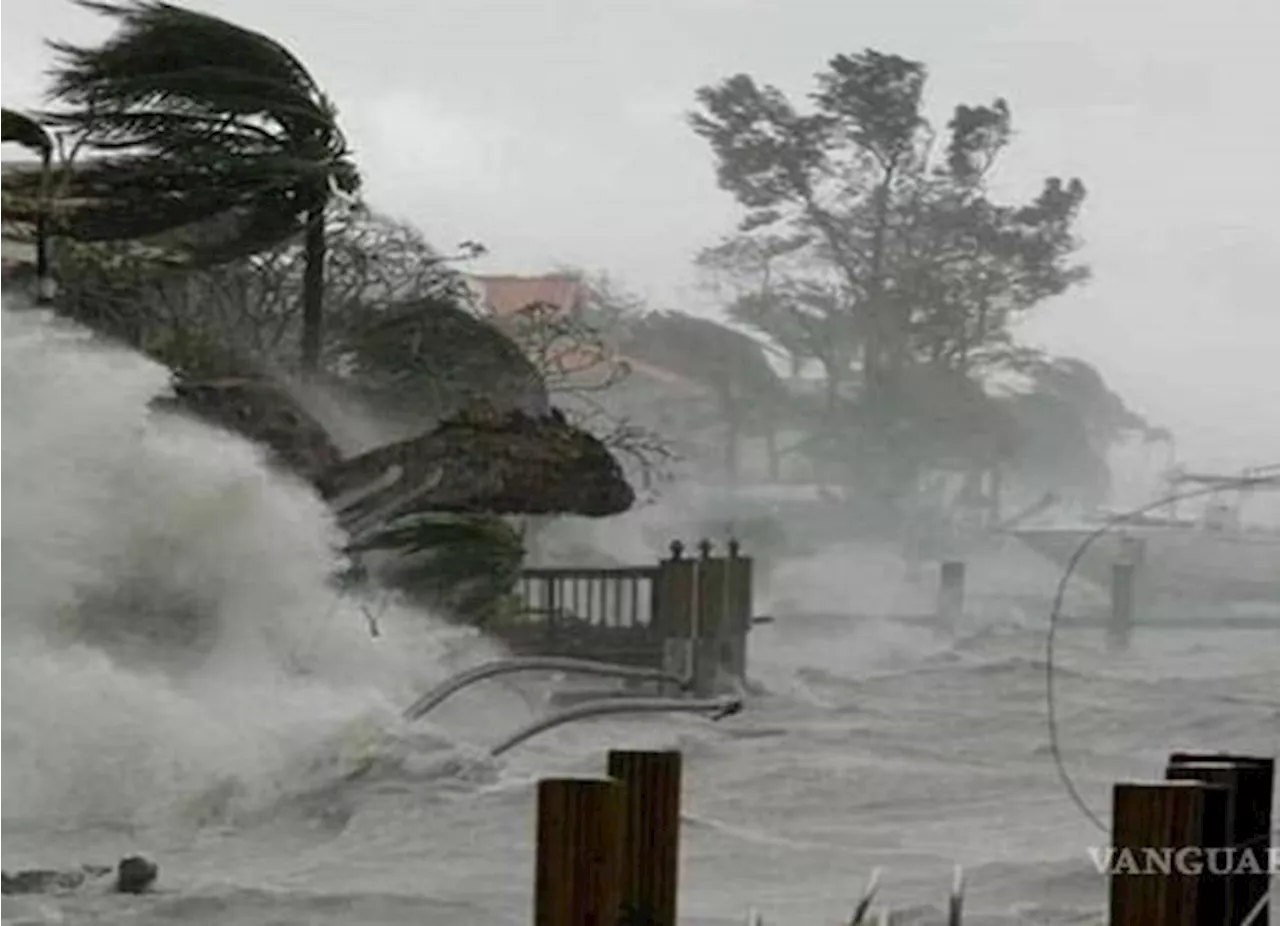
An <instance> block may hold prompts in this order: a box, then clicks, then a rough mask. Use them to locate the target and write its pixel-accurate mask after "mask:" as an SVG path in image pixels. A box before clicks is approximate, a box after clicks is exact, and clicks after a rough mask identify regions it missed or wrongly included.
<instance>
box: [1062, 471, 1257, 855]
mask: <svg viewBox="0 0 1280 926" xmlns="http://www.w3.org/2000/svg"><path fill="white" fill-rule="evenodd" d="M1277 470H1280V464H1277V463H1272V464H1268V465H1265V466H1260V467H1254V468H1253V469H1252V472H1255V473H1258V474H1259V475H1254V476H1241V477H1228V478H1224V479H1221V480H1215V481H1214V482H1213V484H1212V485H1208V486H1200V487H1198V488H1195V489H1186V490H1183V491H1181V492H1173V493H1171V494H1169V495H1165V496H1163V497H1161V498H1158V499H1156V500H1155V501H1154V502H1150V503H1148V504H1146V505H1143V506H1141V507H1139V508H1134V509H1132V510H1130V511H1126V512H1123V513H1121V514H1118V515H1113V516H1112V517H1110V518H1108V519H1107V520H1106V521H1104V522H1103V523H1102V525H1101V526H1100V527H1098V528H1097V529H1096V530H1094V531H1092V532H1090V533H1089V535H1088V536H1086V537H1085V538H1084V540H1083V541H1081V543H1080V545H1079V546H1078V547H1077V548H1076V550H1075V552H1074V553H1073V554H1072V555H1071V559H1070V560H1068V561H1067V566H1066V569H1065V570H1063V573H1062V577H1061V579H1060V580H1059V581H1058V588H1057V591H1056V592H1055V594H1054V596H1053V606H1052V608H1051V609H1050V611H1049V631H1048V635H1047V639H1046V643H1045V706H1046V708H1047V718H1046V719H1047V722H1048V728H1049V751H1050V754H1051V755H1052V756H1053V764H1054V766H1055V767H1056V768H1057V771H1058V778H1059V780H1060V781H1061V782H1062V785H1063V787H1064V788H1066V791H1067V796H1068V797H1070V798H1071V801H1072V803H1074V804H1075V805H1076V807H1078V808H1079V809H1080V812H1081V813H1083V814H1084V815H1085V817H1087V818H1088V819H1089V820H1090V822H1092V823H1093V824H1094V825H1095V826H1096V827H1098V829H1100V830H1102V831H1103V832H1108V831H1109V827H1108V826H1107V824H1105V823H1103V822H1102V819H1101V818H1100V817H1099V816H1098V815H1097V814H1096V813H1094V812H1093V811H1092V810H1091V809H1090V808H1089V806H1088V805H1087V804H1086V803H1085V802H1084V798H1082V797H1081V796H1080V792H1079V790H1078V789H1077V788H1076V786H1075V782H1074V781H1072V779H1071V775H1070V773H1069V772H1068V771H1067V767H1066V762H1065V761H1064V760H1063V757H1062V748H1061V745H1060V743H1059V739H1058V719H1057V704H1056V701H1055V698H1054V687H1053V680H1054V674H1053V655H1054V643H1055V641H1056V638H1057V628H1058V618H1059V617H1060V616H1061V614H1062V602H1063V598H1064V596H1065V595H1066V590H1067V583H1068V582H1070V581H1071V576H1072V574H1073V573H1074V572H1075V569H1076V565H1077V564H1078V563H1079V562H1080V560H1081V559H1082V558H1083V557H1084V554H1085V553H1086V551H1088V549H1089V547H1091V546H1092V545H1093V542H1094V541H1095V540H1097V539H1098V538H1099V537H1101V536H1102V535H1103V534H1105V533H1107V531H1109V530H1111V529H1112V528H1114V527H1116V526H1118V525H1121V524H1124V523H1125V522H1127V521H1132V520H1134V519H1135V518H1140V517H1142V516H1143V515H1145V514H1147V513H1148V512H1150V511H1154V510H1155V509H1157V508H1163V507H1165V506H1166V505H1172V504H1173V503H1175V502H1180V501H1184V500H1186V499H1191V498H1198V497H1200V496H1204V495H1212V494H1214V493H1216V492H1221V491H1223V490H1225V489H1236V490H1239V489H1252V488H1255V487H1257V486H1280V476H1278V475H1276V474H1275V473H1276V471H1277Z"/></svg>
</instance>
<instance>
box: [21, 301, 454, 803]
mask: <svg viewBox="0 0 1280 926" xmlns="http://www.w3.org/2000/svg"><path fill="white" fill-rule="evenodd" d="M3 351H4V353H3V360H4V365H3V414H4V442H3V497H4V501H5V502H6V503H7V504H6V505H5V509H4V527H3V555H4V566H5V569H4V605H5V607H4V612H3V631H4V646H3V699H4V733H3V746H4V750H5V760H6V761H5V762H4V798H5V804H4V814H5V821H6V824H8V823H9V822H10V821H11V820H15V819H23V818H27V819H39V820H43V821H46V822H49V821H52V820H57V819H62V820H65V821H66V822H67V823H72V822H80V823H83V822H85V821H86V820H87V819H93V820H100V821H103V822H110V821H121V820H128V821H130V822H133V823H137V822H139V821H140V820H146V819H148V818H154V817H156V816H157V815H159V816H161V817H163V816H164V815H166V814H168V813H169V812H171V811H172V810H173V808H174V807H175V805H179V804H181V803H182V802H184V801H187V800H189V799H190V798H191V796H192V795H193V794H198V793H200V792H202V791H207V790H208V789H210V788H216V787H217V786H218V785H219V784H220V783H225V782H227V781H234V782H236V783H237V787H238V788H239V789H240V790H243V789H244V788H247V789H248V790H249V791H250V792H254V791H255V789H256V790H257V791H258V792H261V793H264V794H265V793H268V792H272V791H273V790H275V791H278V790H279V789H280V788H282V787H287V784H283V783H282V781H281V779H282V777H287V776H288V774H289V772H288V769H289V768H290V763H291V762H294V761H295V760H296V758H297V756H298V755H299V754H300V753H301V752H305V751H306V750H307V749H312V748H314V746H315V744H316V743H317V742H320V741H323V740H325V738H326V737H327V738H329V739H330V740H332V738H333V737H334V736H335V735H339V736H346V737H347V738H348V739H350V738H351V730H353V729H356V728H359V727H360V725H361V724H362V723H363V724H364V727H365V729H366V730H367V729H368V728H369V727H370V725H372V726H373V727H374V728H378V727H382V728H387V727H391V726H393V725H395V724H398V722H399V721H398V719H397V717H398V709H399V708H400V707H403V705H404V704H405V703H407V702H408V701H409V700H411V699H412V697H413V696H414V695H415V694H416V693H417V692H418V691H420V690H421V688H422V687H423V685H425V684H429V683H430V682H431V681H432V680H434V679H438V678H440V677H441V676H442V675H443V674H445V673H444V672H443V671H442V665H441V664H442V661H443V660H444V658H445V656H446V655H447V650H448V649H449V647H450V645H451V643H452V642H453V640H454V639H456V637H457V636H458V635H459V634H460V633H462V632H461V631H453V630H447V629H445V628H444V627H443V626H442V625H440V624H439V623H437V622H434V621H432V620H430V619H429V618H427V617H426V616H425V615H422V614H420V613H414V612H409V611H401V610H396V609H394V608H393V609H390V612H389V613H386V614H384V615H383V617H382V620H381V621H380V625H381V626H380V628H379V629H380V636H379V637H377V638H374V637H372V636H371V634H370V633H369V628H368V622H367V619H366V616H365V614H364V613H363V612H362V610H361V607H360V605H361V603H360V602H359V601H356V600H353V599H352V598H350V597H346V598H343V597H340V596H339V595H338V593H337V591H336V590H335V588H334V587H333V585H332V581H331V577H332V575H333V573H334V571H335V569H336V568H337V567H338V566H339V565H340V559H339V555H338V553H337V552H336V551H337V547H338V544H339V540H340V536H339V533H338V531H337V530H336V528H335V527H334V525H333V523H332V521H331V519H330V517H329V514H328V511H327V509H326V508H325V507H324V505H323V503H322V502H321V501H320V500H319V498H318V497H317V496H316V495H315V494H314V493H313V492H312V491H311V490H310V488H309V487H308V486H306V485H304V484H303V483H302V482H300V481H298V480H296V479H294V478H292V477H290V476H288V475H286V474H283V473H280V472H278V471H275V470H273V469H272V468H271V467H269V466H268V465H267V463H266V461H265V458H264V456H263V455H262V454H261V453H260V452H259V451H258V449H257V448H255V447H254V446H253V445H251V444H250V443H248V442H246V441H244V440H241V439H239V438H236V437H234V436H233V435H230V434H226V433H224V432H221V431H217V430H214V429H212V428H209V427H206V426H203V425H200V424H197V423H195V422H192V421H189V420H185V419H183V418H180V417H177V416H174V415H171V414H165V413H160V412H156V411H152V410H151V409H149V408H148V403H149V401H150V400H151V399H152V398H153V397H155V396H156V395H157V394H159V393H160V392H162V391H163V390H164V389H165V388H166V387H167V384H168V378H169V374H168V371H167V370H165V369H164V368H162V367H160V366H158V365H156V364H154V363H152V362H150V361H148V360H146V359H145V358H143V357H141V356H139V355H137V354H136V353H133V352H130V351H127V350H125V349H122V348H119V347H114V346H110V345H107V344H104V343H103V342H102V341H100V340H99V339H97V338H95V337H94V336H92V335H90V334H88V333H87V332H85V331H84V330H82V329H80V328H78V327H76V326H73V325H70V324H67V323H64V322H62V321H59V320H57V319H54V318H53V317H51V316H49V315H47V314H44V313H40V312H36V311H33V310H30V309H25V308H21V307H19V306H16V305H15V304H14V300H12V299H10V298H6V299H5V305H4V312H3ZM353 725H354V726H353ZM343 731H346V732H345V733H344V732H343Z"/></svg>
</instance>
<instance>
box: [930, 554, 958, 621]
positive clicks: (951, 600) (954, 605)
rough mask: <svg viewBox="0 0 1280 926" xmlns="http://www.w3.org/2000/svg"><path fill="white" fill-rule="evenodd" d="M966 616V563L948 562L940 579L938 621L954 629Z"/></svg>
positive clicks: (945, 563) (942, 569) (943, 566)
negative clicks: (962, 617) (964, 615)
mask: <svg viewBox="0 0 1280 926" xmlns="http://www.w3.org/2000/svg"><path fill="white" fill-rule="evenodd" d="M963 614H964V563H961V562H957V561H955V560H947V561H945V562H944V563H943V564H942V568H941V570H940V573H939V577H938V613H937V617H938V619H939V620H940V621H941V622H942V623H943V624H944V625H945V626H947V627H954V626H955V625H956V623H957V622H958V621H959V620H960V617H961V616H962V615H963Z"/></svg>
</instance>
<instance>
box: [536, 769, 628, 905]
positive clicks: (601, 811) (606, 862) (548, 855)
mask: <svg viewBox="0 0 1280 926" xmlns="http://www.w3.org/2000/svg"><path fill="white" fill-rule="evenodd" d="M625 790H626V789H625V786H624V785H622V784H620V783H619V782H617V781H613V780H611V779H582V778H553V779H544V780H543V781H540V782H538V832H537V853H538V856H537V867H536V873H535V877H534V913H533V922H534V926H617V920H618V910H619V903H620V897H621V894H620V887H621V885H620V882H619V879H618V875H619V872H620V871H621V861H622V856H621V850H622V823H623V803H624V800H625V793H624V792H625Z"/></svg>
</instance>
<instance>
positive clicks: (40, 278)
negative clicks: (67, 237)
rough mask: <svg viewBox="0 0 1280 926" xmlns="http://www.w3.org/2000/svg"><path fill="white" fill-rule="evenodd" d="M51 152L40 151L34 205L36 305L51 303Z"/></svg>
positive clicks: (42, 149)
mask: <svg viewBox="0 0 1280 926" xmlns="http://www.w3.org/2000/svg"><path fill="white" fill-rule="evenodd" d="M52 153H53V152H52V150H51V148H49V147H44V148H41V149H40V201H39V202H38V203H37V204H36V305H48V304H49V303H50V302H52V301H53V278H52V277H50V276H49V196H50V193H49V166H50V157H51V155H52Z"/></svg>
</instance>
